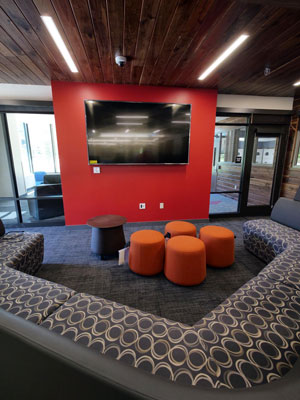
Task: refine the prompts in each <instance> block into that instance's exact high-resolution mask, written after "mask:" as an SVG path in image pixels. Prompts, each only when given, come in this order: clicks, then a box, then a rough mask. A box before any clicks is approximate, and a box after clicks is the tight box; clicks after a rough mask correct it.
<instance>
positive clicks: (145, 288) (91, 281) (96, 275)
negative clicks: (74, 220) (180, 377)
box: [26, 218, 264, 324]
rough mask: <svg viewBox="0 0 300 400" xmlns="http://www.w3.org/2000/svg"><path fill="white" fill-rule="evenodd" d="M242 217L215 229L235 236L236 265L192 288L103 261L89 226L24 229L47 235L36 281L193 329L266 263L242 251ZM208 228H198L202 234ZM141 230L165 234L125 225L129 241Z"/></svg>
mask: <svg viewBox="0 0 300 400" xmlns="http://www.w3.org/2000/svg"><path fill="white" fill-rule="evenodd" d="M243 222H245V219H244V218H234V219H233V218H232V219H218V220H215V221H213V223H212V224H214V225H221V226H226V227H228V228H229V229H231V230H232V231H234V233H235V235H236V242H235V245H236V251H235V255H236V262H235V263H234V264H233V265H232V266H231V267H229V268H225V269H213V268H208V270H207V277H206V280H205V281H204V282H203V283H202V284H200V285H198V286H194V287H181V286H177V285H174V284H172V283H171V282H169V281H168V280H167V279H166V278H165V277H164V275H163V274H160V275H157V276H153V277H142V276H139V275H136V274H134V273H133V272H131V271H130V270H129V268H128V265H123V266H118V260H117V259H111V260H108V261H103V260H100V259H99V257H97V256H96V255H93V254H92V253H91V251H90V241H91V230H90V228H89V227H87V226H72V227H66V226H59V227H39V228H26V231H28V232H41V233H43V234H44V236H45V257H44V263H43V265H42V267H41V269H40V270H39V272H38V273H37V276H39V277H41V278H44V279H48V280H50V281H53V282H57V283H61V284H63V285H66V286H68V287H69V288H72V289H74V290H76V291H77V292H86V293H89V294H92V295H97V296H100V297H104V298H107V299H110V300H113V301H116V302H119V303H121V304H126V305H130V306H132V307H135V308H139V309H140V310H143V311H146V312H150V313H153V314H156V315H159V316H162V317H166V318H169V319H171V320H176V321H180V322H183V323H186V324H194V323H195V322H197V321H198V320H199V319H201V318H202V317H203V316H204V315H206V314H207V313H208V312H209V311H211V310H212V309H214V308H215V307H216V306H217V305H218V304H219V303H221V302H222V301H224V300H225V299H226V298H227V297H228V296H229V295H230V294H232V293H233V292H235V291H236V290H237V289H238V288H239V287H240V286H242V285H243V284H244V283H245V282H247V281H248V280H249V279H250V278H252V277H253V276H255V275H257V274H258V272H259V271H260V270H261V269H262V268H263V266H264V263H263V262H262V261H260V260H258V259H257V258H256V257H255V256H254V255H252V254H250V253H249V252H248V251H247V250H245V249H244V246H243V242H242V225H243ZM204 225H207V224H206V223H205V224H203V223H202V224H200V223H196V226H197V228H198V230H199V228H200V227H201V226H204ZM140 229H156V230H159V231H163V229H164V224H162V223H157V224H155V223H151V224H143V225H141V224H127V225H126V227H125V235H126V239H127V240H129V238H130V234H131V233H132V232H134V231H136V230H140Z"/></svg>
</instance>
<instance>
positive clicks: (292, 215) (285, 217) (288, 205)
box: [271, 197, 300, 231]
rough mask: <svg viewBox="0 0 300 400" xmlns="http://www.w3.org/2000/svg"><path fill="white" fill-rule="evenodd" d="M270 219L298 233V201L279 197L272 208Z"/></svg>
mask: <svg viewBox="0 0 300 400" xmlns="http://www.w3.org/2000/svg"><path fill="white" fill-rule="evenodd" d="M271 219H272V220H273V221H275V222H278V223H280V224H282V225H285V226H288V227H290V228H293V229H296V230H298V231H300V201H296V200H291V199H286V198H284V197H281V198H280V199H279V200H277V202H276V204H275V205H274V207H273V210H272V214H271Z"/></svg>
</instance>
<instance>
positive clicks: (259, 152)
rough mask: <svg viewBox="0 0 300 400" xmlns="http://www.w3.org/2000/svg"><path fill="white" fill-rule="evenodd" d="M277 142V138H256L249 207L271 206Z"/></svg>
mask: <svg viewBox="0 0 300 400" xmlns="http://www.w3.org/2000/svg"><path fill="white" fill-rule="evenodd" d="M277 142H278V138H277V137H270V138H267V137H257V136H256V137H255V140H254V147H253V155H252V166H251V176H250V182H249V194H248V205H270V200H271V194H272V186H273V177H274V171H275V161H276V152H277Z"/></svg>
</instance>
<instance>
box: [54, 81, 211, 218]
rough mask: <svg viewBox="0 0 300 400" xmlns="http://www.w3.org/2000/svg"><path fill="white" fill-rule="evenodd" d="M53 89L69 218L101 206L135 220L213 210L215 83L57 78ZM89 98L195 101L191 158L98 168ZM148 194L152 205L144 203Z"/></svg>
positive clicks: (199, 215) (94, 211) (100, 210)
mask: <svg viewBox="0 0 300 400" xmlns="http://www.w3.org/2000/svg"><path fill="white" fill-rule="evenodd" d="M52 92H53V105H54V113H55V121H56V129H57V139H58V148H59V156H60V167H61V178H62V189H63V198H64V208H65V217H66V224H67V225H76V224H85V223H86V221H87V219H88V218H90V217H93V216H96V215H101V214H119V215H124V216H125V217H126V218H127V219H128V221H129V222H135V221H159V220H169V219H171V220H172V219H194V218H208V209H209V193H210V181H211V165H212V151H213V140H214V124H215V115H216V101H217V92H216V91H215V90H204V89H184V88H168V87H155V86H133V85H112V84H95V83H91V84H87V83H74V82H56V81H54V82H52ZM85 99H93V100H96V99H99V100H119V101H145V102H168V103H171V102H174V103H191V104H192V115H191V132H190V157H189V165H185V166H183V165H169V166H159V165H156V166H155V165H153V166H152V165H151V166H150V165H149V166H139V165H137V166H117V165H116V166H109V165H107V166H101V173H100V175H99V174H93V169H92V168H93V167H92V166H89V165H88V155H87V142H86V127H85V111H84V100H85ZM142 202H143V203H146V210H139V208H138V206H139V203H142ZM160 202H163V203H165V208H164V209H162V210H161V209H159V203H160Z"/></svg>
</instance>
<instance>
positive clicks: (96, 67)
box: [69, 0, 103, 82]
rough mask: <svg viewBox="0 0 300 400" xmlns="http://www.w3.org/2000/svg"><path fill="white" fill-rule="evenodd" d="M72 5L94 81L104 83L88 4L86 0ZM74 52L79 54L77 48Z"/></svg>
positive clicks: (72, 1)
mask: <svg viewBox="0 0 300 400" xmlns="http://www.w3.org/2000/svg"><path fill="white" fill-rule="evenodd" d="M70 3H71V7H72V9H73V13H74V16H75V19H76V23H77V27H78V29H79V33H80V36H81V39H82V42H83V45H84V48H85V52H86V57H87V60H88V61H89V63H90V65H91V70H92V73H93V76H94V80H95V81H96V82H103V73H102V67H101V61H100V59H99V54H98V49H97V43H96V40H95V35H94V28H93V25H92V24H91V16H90V11H89V6H88V3H87V1H86V0H70ZM69 37H71V36H69ZM74 51H75V53H76V54H77V52H78V50H77V48H75V50H74Z"/></svg>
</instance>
